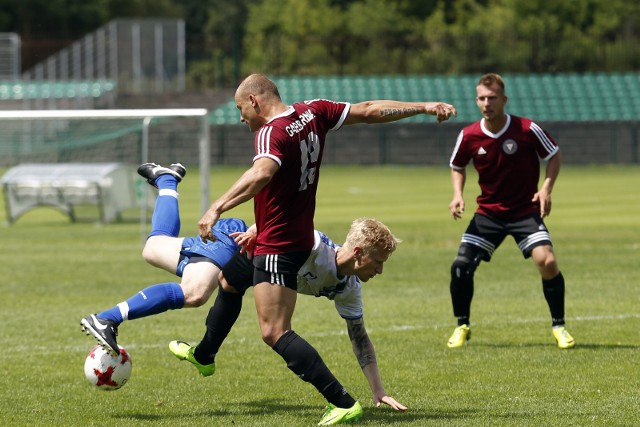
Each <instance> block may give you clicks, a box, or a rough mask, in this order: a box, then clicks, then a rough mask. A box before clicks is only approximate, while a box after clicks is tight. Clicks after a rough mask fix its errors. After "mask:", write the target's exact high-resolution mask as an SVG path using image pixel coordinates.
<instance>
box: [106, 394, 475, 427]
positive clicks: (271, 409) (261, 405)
mask: <svg viewBox="0 0 640 427" xmlns="http://www.w3.org/2000/svg"><path fill="white" fill-rule="evenodd" d="M234 405H235V406H236V407H237V406H240V407H244V409H242V410H241V411H240V414H238V412H237V411H236V410H234ZM323 409H324V408H323V407H322V406H316V405H300V404H287V403H285V402H284V401H283V400H279V399H260V400H251V401H247V402H234V403H233V404H230V405H229V409H228V410H227V409H219V410H205V411H199V412H190V413H189V417H230V416H233V415H234V414H235V415H242V416H258V417H259V416H260V415H265V414H269V415H278V414H282V415H287V416H291V414H298V415H299V416H300V417H312V418H313V417H317V418H318V419H320V417H321V416H322V412H323ZM473 413H475V410H471V409H461V410H456V411H451V410H447V411H446V412H445V411H442V410H435V409H434V410H426V409H411V408H410V409H409V410H408V411H407V412H404V413H402V412H395V411H393V410H392V409H391V408H388V407H380V408H371V407H365V408H364V416H363V418H362V420H361V421H360V422H359V423H358V424H364V425H366V424H367V423H374V424H376V425H381V424H382V425H384V424H390V423H393V422H402V421H404V422H413V421H419V420H451V419H457V418H468V417H469V416H470V415H472V414H473ZM123 417H124V418H131V419H134V420H139V421H158V420H162V419H167V418H184V417H185V415H184V414H182V413H176V414H162V415H155V414H143V413H129V414H120V415H119V416H113V417H112V418H118V419H121V418H123Z"/></svg>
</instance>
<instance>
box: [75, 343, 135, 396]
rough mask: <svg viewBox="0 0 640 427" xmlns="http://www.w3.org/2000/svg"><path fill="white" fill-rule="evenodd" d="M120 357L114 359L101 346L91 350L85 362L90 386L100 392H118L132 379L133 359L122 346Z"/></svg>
mask: <svg viewBox="0 0 640 427" xmlns="http://www.w3.org/2000/svg"><path fill="white" fill-rule="evenodd" d="M118 347H120V355H119V356H118V357H114V356H113V355H111V353H109V352H108V351H106V350H105V349H104V348H102V347H101V346H99V345H97V346H95V347H94V348H92V349H91V351H90V352H89V354H87V358H86V359H85V361H84V375H85V377H87V381H89V384H91V385H92V386H94V387H95V388H97V389H98V390H107V391H110V390H118V389H119V388H120V387H122V386H123V385H125V384H126V383H127V381H129V378H130V377H131V357H129V353H128V352H127V350H125V349H124V348H123V347H122V346H118Z"/></svg>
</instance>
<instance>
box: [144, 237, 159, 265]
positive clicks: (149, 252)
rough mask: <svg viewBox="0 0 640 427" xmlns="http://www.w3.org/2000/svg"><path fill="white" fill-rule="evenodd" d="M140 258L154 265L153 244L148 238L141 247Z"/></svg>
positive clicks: (155, 261)
mask: <svg viewBox="0 0 640 427" xmlns="http://www.w3.org/2000/svg"><path fill="white" fill-rule="evenodd" d="M142 258H143V259H144V260H145V261H146V262H147V263H149V264H151V265H155V264H156V263H157V260H156V252H155V250H154V248H153V244H152V243H150V242H149V240H147V243H145V245H144V248H143V249H142Z"/></svg>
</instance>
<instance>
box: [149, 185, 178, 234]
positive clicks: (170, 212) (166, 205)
mask: <svg viewBox="0 0 640 427" xmlns="http://www.w3.org/2000/svg"><path fill="white" fill-rule="evenodd" d="M156 185H157V186H158V198H157V199H156V206H155V208H154V210H153V215H152V216H151V232H150V233H149V237H151V236H173V237H178V234H180V209H179V207H178V191H177V190H178V181H176V178H175V177H173V176H172V175H160V176H159V177H158V178H157V179H156Z"/></svg>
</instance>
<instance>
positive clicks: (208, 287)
mask: <svg viewBox="0 0 640 427" xmlns="http://www.w3.org/2000/svg"><path fill="white" fill-rule="evenodd" d="M183 279H184V278H183ZM180 286H182V292H183V293H184V305H185V306H187V307H201V306H203V305H204V304H206V303H207V301H209V298H211V294H212V293H213V289H214V286H213V284H210V283H204V282H189V281H187V282H186V283H185V280H183V281H182V283H181V285H180Z"/></svg>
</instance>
